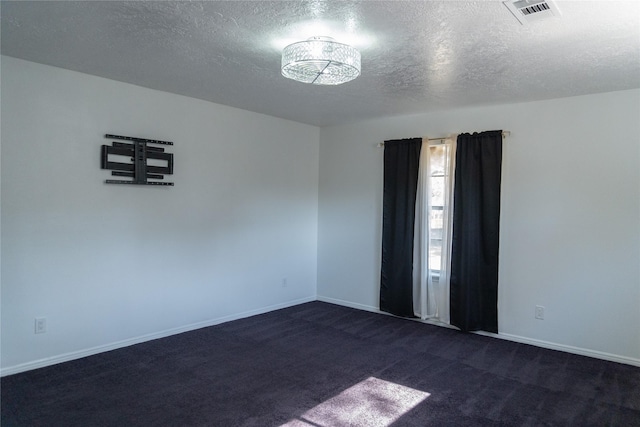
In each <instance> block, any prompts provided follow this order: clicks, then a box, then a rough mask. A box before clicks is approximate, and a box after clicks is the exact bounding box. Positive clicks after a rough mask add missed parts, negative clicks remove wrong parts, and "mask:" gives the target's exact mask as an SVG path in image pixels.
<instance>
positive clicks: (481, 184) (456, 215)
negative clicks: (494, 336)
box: [450, 131, 502, 333]
mask: <svg viewBox="0 0 640 427" xmlns="http://www.w3.org/2000/svg"><path fill="white" fill-rule="evenodd" d="M501 170H502V131H488V132H481V133H474V134H473V135H471V134H468V133H466V134H461V135H459V136H458V144H457V147H456V171H455V188H454V200H453V241H452V248H451V281H450V297H451V300H450V303H451V307H450V308H451V324H452V325H454V326H457V327H458V328H460V329H461V330H463V331H475V330H484V331H488V332H495V333H497V332H498V244H499V238H500V180H501Z"/></svg>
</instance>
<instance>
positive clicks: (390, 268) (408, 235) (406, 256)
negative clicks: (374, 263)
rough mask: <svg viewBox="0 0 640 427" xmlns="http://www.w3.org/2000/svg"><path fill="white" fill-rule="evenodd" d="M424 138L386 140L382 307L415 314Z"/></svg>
mask: <svg viewBox="0 0 640 427" xmlns="http://www.w3.org/2000/svg"><path fill="white" fill-rule="evenodd" d="M421 147H422V138H413V139H402V140H394V141H385V143H384V192H383V208H382V272H381V275H380V276H381V277H380V310H382V311H386V312H388V313H392V314H395V315H397V316H403V317H415V315H414V313H413V229H414V220H415V206H416V192H417V189H418V167H419V165H420V149H421Z"/></svg>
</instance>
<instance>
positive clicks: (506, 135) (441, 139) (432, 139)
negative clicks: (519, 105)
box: [378, 130, 511, 147]
mask: <svg viewBox="0 0 640 427" xmlns="http://www.w3.org/2000/svg"><path fill="white" fill-rule="evenodd" d="M509 136H511V131H508V130H503V131H502V138H503V139H504V138H507V137H509ZM447 139H451V137H450V136H445V137H442V138H427V141H446V140H447ZM378 147H384V142H379V143H378Z"/></svg>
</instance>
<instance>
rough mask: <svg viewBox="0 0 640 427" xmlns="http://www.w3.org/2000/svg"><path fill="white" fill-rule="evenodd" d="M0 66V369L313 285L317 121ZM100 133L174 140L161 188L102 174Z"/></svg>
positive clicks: (280, 298)
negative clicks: (37, 329)
mask: <svg viewBox="0 0 640 427" xmlns="http://www.w3.org/2000/svg"><path fill="white" fill-rule="evenodd" d="M1 70H2V169H1V170H2V181H1V183H2V353H1V358H2V365H1V366H2V368H3V372H4V373H11V372H16V371H19V370H23V369H28V368H32V367H35V366H39V365H42V364H47V363H50V362H51V361H60V360H63V359H65V358H72V357H76V356H79V355H83V354H87V353H91V352H92V351H98V350H101V349H105V348H108V347H109V346H114V345H115V346H118V345H121V344H123V343H124V344H126V343H131V342H134V341H136V340H137V339H140V337H144V336H147V338H149V337H153V336H159V335H162V332H163V331H164V332H167V331H169V332H172V331H173V332H175V331H178V330H183V329H188V328H189V327H193V326H194V324H195V326H202V325H205V324H210V323H215V322H216V321H218V320H220V319H230V318H233V317H238V316H242V315H246V314H249V313H256V312H259V311H263V310H268V309H272V308H275V307H281V306H286V305H288V304H293V303H297V302H300V301H305V300H313V299H315V294H316V277H317V268H316V263H317V212H318V198H317V191H318V143H319V129H318V128H316V127H313V126H307V125H302V124H299V123H294V122H290V121H285V120H281V119H277V118H273V117H268V116H264V115H259V114H254V113H250V112H246V111H242V110H238V109H233V108H228V107H224V106H220V105H215V104H211V103H207V102H204V101H199V100H195V99H191V98H187V97H182V96H178V95H173V94H168V93H164V92H158V91H153V90H149V89H144V88H141V87H137V86H132V85H127V84H123V83H119V82H115V81H111V80H106V79H102V78H97V77H93V76H89V75H85V74H80V73H75V72H71V71H67V70H62V69H59V68H53V67H47V66H43V65H39V64H35V63H31V62H25V61H22V60H18V59H14V58H9V57H2V69H1ZM212 78H215V76H212ZM105 133H112V134H120V135H130V136H139V137H144V138H153V139H161V140H169V141H174V142H175V145H174V146H173V147H171V148H170V150H169V151H170V152H172V153H173V154H174V156H175V174H174V175H173V176H172V177H170V180H171V181H174V182H175V187H138V186H118V185H107V184H104V180H105V179H108V178H110V173H109V172H108V171H105V170H101V169H100V161H99V159H100V146H101V145H102V144H109V143H110V141H109V140H106V139H105V138H104V137H103V136H104V134H105ZM284 278H286V279H287V286H286V287H285V286H283V285H282V280H283V279H284ZM36 317H46V318H47V323H48V331H47V332H46V333H45V334H38V335H35V334H34V319H35V318H36ZM190 325H191V326H190ZM149 334H150V335H149ZM127 340H128V341H127ZM132 340H133V341H132ZM43 359H44V361H43Z"/></svg>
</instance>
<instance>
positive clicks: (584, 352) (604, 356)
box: [318, 295, 640, 367]
mask: <svg viewBox="0 0 640 427" xmlns="http://www.w3.org/2000/svg"><path fill="white" fill-rule="evenodd" d="M318 301H323V302H328V303H331V304H337V305H341V306H344V307H350V308H355V309H358V310H364V311H370V312H373V313H379V314H386V315H389V313H386V312H384V311H380V309H379V308H377V307H373V306H369V305H364V304H358V303H354V302H351V301H344V300H340V299H336V298H329V297H325V296H320V295H318ZM418 321H420V322H423V323H429V324H432V325H437V326H444V327H451V326H450V325H446V324H444V323H440V322H433V321H428V320H427V321H421V320H418ZM474 333H476V334H478V335H483V336H488V337H492V338H499V339H503V340H507V341H513V342H518V343H521V344H529V345H534V346H536V347H542V348H548V349H550V350H558V351H564V352H567V353H572V354H579V355H581V356H588V357H593V358H595V359H601V360H608V361H610V362H617V363H624V364H626V365H632V366H639V367H640V359H635V358H633V357H627V356H619V355H617V354H611V353H606V352H603V351H597V350H590V349H586V348H581V347H573V346H570V345H565V344H558V343H553V342H549V341H543V340H537V339H534V338H527V337H522V336H519V335H513V334H506V333H502V332H500V333H497V334H493V333H490V332H483V331H479V332H474Z"/></svg>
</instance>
